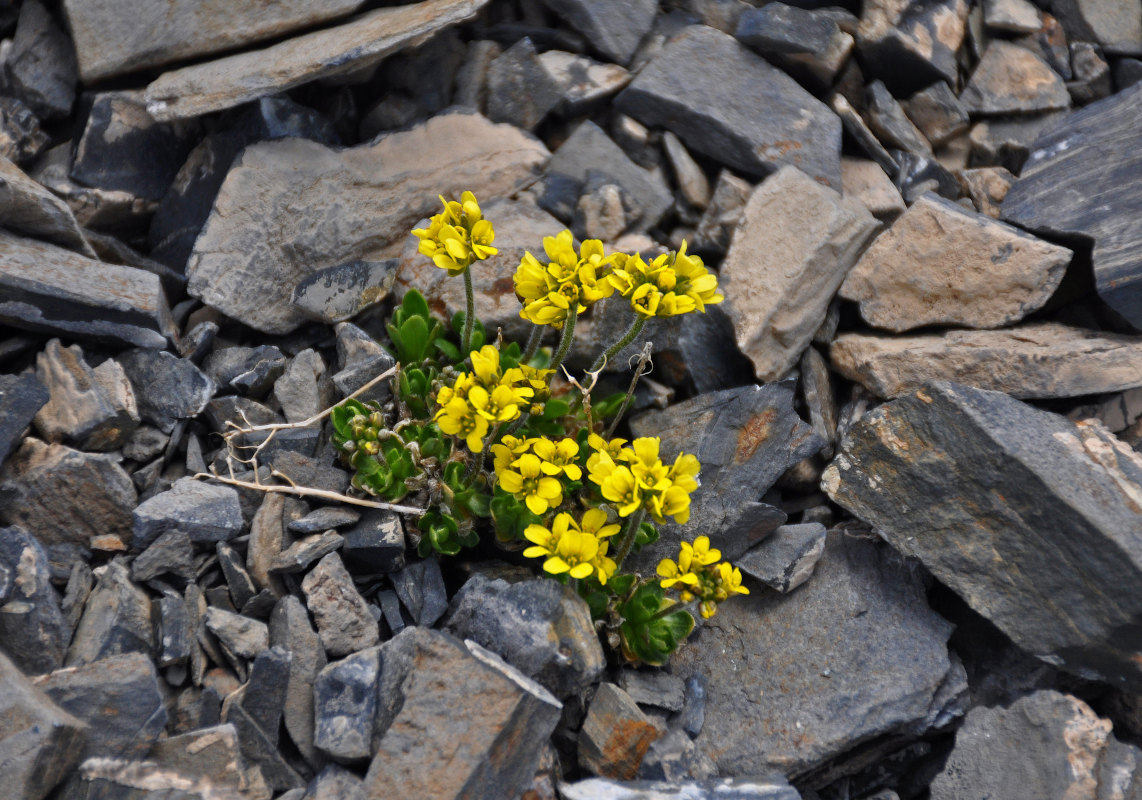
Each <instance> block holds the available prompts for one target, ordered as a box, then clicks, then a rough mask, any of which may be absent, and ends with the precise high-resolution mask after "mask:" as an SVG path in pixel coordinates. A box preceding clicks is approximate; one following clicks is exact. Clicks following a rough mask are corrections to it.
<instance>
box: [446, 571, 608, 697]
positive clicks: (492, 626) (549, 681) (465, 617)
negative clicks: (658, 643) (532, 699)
mask: <svg viewBox="0 0 1142 800" xmlns="http://www.w3.org/2000/svg"><path fill="white" fill-rule="evenodd" d="M445 627H446V629H447V630H448V632H449V633H452V634H454V635H456V636H458V637H460V638H462V639H471V640H472V641H474V642H476V643H478V644H480V645H482V646H483V647H486V648H488V649H489V650H491V651H493V652H495V653H497V654H499V655H500V656H501V657H502V658H503V659H504V660H505V661H507V662H508V663H509V664H511V665H512V666H513V667H515V668H516V669H518V670H519V671H520V672H522V673H523V674H524V675H526V676H527V677H528V678H531V679H532V680H534V681H536V682H538V683H539V684H540V685H542V686H543V687H544V688H545V689H547V690H548V691H549V692H551V693H552V694H553V695H555V696H556V697H561V698H562V697H569V696H570V695H573V694H576V693H578V692H581V691H583V690H584V689H586V688H587V687H588V686H590V685H591V684H592V683H594V682H595V681H596V680H598V678H599V676H600V675H601V674H602V671H603V668H604V667H605V666H606V661H605V659H604V657H603V650H602V647H601V645H600V644H599V637H598V635H597V634H596V633H595V628H594V625H593V624H592V622H591V613H590V609H588V608H587V605H586V603H585V602H583V601H582V599H581V598H579V597H578V596H577V595H576V594H575V593H574V592H573V591H571V590H570V589H569V588H567V587H565V586H561V585H560V584H558V583H556V582H555V581H549V580H544V579H542V578H540V579H537V580H532V581H523V582H521V583H507V582H506V581H502V580H488V579H487V578H485V577H483V576H481V575H476V576H475V577H473V578H471V579H470V580H469V581H468V582H467V583H465V584H464V586H463V588H461V589H460V591H459V592H458V593H457V594H456V597H455V599H454V600H453V603H452V611H451V613H450V614H449V616H448V619H447V621H446V623H445Z"/></svg>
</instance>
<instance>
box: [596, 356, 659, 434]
mask: <svg viewBox="0 0 1142 800" xmlns="http://www.w3.org/2000/svg"><path fill="white" fill-rule="evenodd" d="M649 361H650V342H647V343H646V344H645V345H643V348H642V353H640V354H639V358H638V367H637V368H636V369H635V371H634V377H633V378H632V379H631V382H630V388H628V389H627V396H626V397H624V398H623V404H622V405H621V406H619V410H618V411H617V412H615V416H614V417H613V418H612V419H611V424H610V425H609V426H608V427H607V433H606V438H607V439H610V438H611V437H612V436H614V435H615V428H617V427H618V426H619V422H620V421H621V420H622V418H623V414H625V413H627V409H628V408H629V407H630V402H631V400H633V399H634V390H635V389H636V388H638V379H639V378H641V377H642V372H643V370H644V369H646V365H647V362H649Z"/></svg>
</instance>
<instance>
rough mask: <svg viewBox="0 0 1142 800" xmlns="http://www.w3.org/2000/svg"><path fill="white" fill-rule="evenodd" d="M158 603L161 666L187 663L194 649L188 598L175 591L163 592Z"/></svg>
mask: <svg viewBox="0 0 1142 800" xmlns="http://www.w3.org/2000/svg"><path fill="white" fill-rule="evenodd" d="M157 605H158V629H159V636H158V639H159V644H160V645H161V646H162V651H161V652H160V653H159V660H158V663H159V666H160V667H161V668H163V669H165V668H167V667H172V666H176V665H185V664H186V662H187V661H189V660H190V657H191V652H192V650H193V649H194V635H195V633H194V629H193V628H192V627H191V624H190V611H189V610H188V609H187V607H186V600H185V599H184V598H183V597H182V596H181V595H179V594H178V593H177V592H174V591H170V590H168V591H165V592H163V596H162V598H160V599H159V600H158V602H157Z"/></svg>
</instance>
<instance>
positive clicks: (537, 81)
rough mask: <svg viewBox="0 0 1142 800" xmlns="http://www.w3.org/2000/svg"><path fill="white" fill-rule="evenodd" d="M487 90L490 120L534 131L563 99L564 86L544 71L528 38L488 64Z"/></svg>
mask: <svg viewBox="0 0 1142 800" xmlns="http://www.w3.org/2000/svg"><path fill="white" fill-rule="evenodd" d="M487 87H488V99H487V105H486V108H487V114H488V119H490V120H491V121H492V122H507V123H510V124H512V125H515V126H516V127H517V128H523V129H524V130H527V131H534V130H535V128H536V126H538V125H539V123H540V122H542V121H543V118H544V117H546V116H547V113H548V112H549V111H551V110H552V109H554V108H555V106H556V105H558V103H559V101H560V100H562V99H563V86H562V85H561V84H560V82H559V81H558V80H557V79H556V78H555V76H553V75H552V74H551V73H550V72H548V71H547V70H546V69H545V68H544V66H543V62H541V61H540V60H539V56H538V55H537V54H536V51H535V45H533V44H532V43H531V39H529V38H527V37H526V36H525V37H523V38H522V39H520V40H519V41H518V42H516V43H515V44H513V45H512V46H511V47H509V48H508V49H507V50H505V51H504V52H503V53H501V54H500V55H499V56H498V57H497V58H496V59H495V60H493V61H492V63H491V64H489V65H488V76H487Z"/></svg>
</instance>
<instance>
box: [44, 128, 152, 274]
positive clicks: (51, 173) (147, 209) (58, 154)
mask: <svg viewBox="0 0 1142 800" xmlns="http://www.w3.org/2000/svg"><path fill="white" fill-rule="evenodd" d="M72 149H73V148H72V145H71V143H70V142H64V143H63V144H59V145H56V146H55V147H53V148H51V149H50V150H48V151H47V152H46V153H44V154H43V156H42V157H41V158H39V159H37V160H36V162H35V163H34V164H33V165H32V166H31V169H29V172H28V174H29V175H31V177H33V178H34V179H35V180H37V181H39V182H40V183H41V184H43V185H44V186H45V187H46V188H47V189H50V190H51V191H52V192H53V193H55V194H57V195H59V196H60V197H62V198H63V199H64V201H65V202H66V203H67V204H68V207H70V208H71V210H72V212H73V213H74V214H75V218H76V221H77V222H78V223H79V224H80V225H81V226H82V227H83V228H84V229H87V230H88V231H94V230H97V229H98V230H105V231H115V232H119V234H120V235H123V233H133V232H135V231H139V230H141V229H142V228H144V227H145V226H146V224H147V220H148V219H149V218H150V216H151V214H153V213H154V211H155V208H156V206H157V203H156V202H155V201H153V200H144V199H142V198H140V197H136V196H134V195H133V194H131V193H130V192H122V191H115V190H112V189H101V188H97V187H90V186H84V185H83V184H81V183H79V182H77V181H75V180H73V179H72V177H71V165H72V155H73V154H72ZM85 236H86V237H87V239H88V241H89V242H90V243H92V246H93V247H94V244H95V242H96V241H98V240H99V236H98V234H94V233H87V234H85ZM103 241H104V242H107V241H108V240H107V239H104V240H103ZM125 247H126V245H123V244H122V243H119V244H118V245H112V246H109V247H108V248H106V251H107V252H111V251H114V250H118V251H120V252H122V251H123V248H125Z"/></svg>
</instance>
